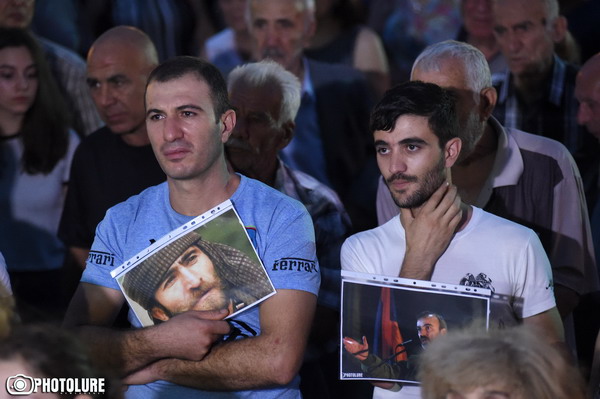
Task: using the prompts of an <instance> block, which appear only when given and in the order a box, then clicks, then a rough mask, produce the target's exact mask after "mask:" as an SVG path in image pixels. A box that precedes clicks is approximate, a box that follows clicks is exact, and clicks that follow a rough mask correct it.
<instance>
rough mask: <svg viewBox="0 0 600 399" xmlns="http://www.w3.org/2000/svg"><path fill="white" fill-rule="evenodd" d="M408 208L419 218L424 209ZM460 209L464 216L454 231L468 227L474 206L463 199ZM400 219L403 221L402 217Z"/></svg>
mask: <svg viewBox="0 0 600 399" xmlns="http://www.w3.org/2000/svg"><path fill="white" fill-rule="evenodd" d="M408 210H409V211H410V212H411V214H412V216H413V217H414V218H417V217H418V216H419V213H420V212H421V211H422V207H418V208H409V209H408ZM460 210H461V211H462V216H461V218H460V222H458V225H457V226H456V229H455V230H454V233H458V232H459V231H462V230H463V229H464V228H465V227H467V225H468V224H469V221H470V220H471V216H472V215H473V207H472V206H471V205H469V204H466V203H464V202H462V201H461V203H460ZM400 220H401V221H402V219H400Z"/></svg>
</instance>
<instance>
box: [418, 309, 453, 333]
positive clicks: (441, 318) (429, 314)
mask: <svg viewBox="0 0 600 399" xmlns="http://www.w3.org/2000/svg"><path fill="white" fill-rule="evenodd" d="M426 317H435V318H436V319H438V322H439V323H440V330H441V329H442V328H443V329H446V330H447V329H448V324H446V320H445V319H444V316H442V315H441V314H439V313H435V312H430V311H429V310H425V311H423V312H421V313H419V314H418V315H417V321H418V320H421V319H424V318H426Z"/></svg>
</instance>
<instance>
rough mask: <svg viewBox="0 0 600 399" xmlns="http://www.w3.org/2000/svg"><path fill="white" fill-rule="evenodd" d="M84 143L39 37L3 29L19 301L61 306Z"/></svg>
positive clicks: (1, 69)
mask: <svg viewBox="0 0 600 399" xmlns="http://www.w3.org/2000/svg"><path fill="white" fill-rule="evenodd" d="M78 144H79V138H78V137H77V135H76V134H75V133H74V132H73V131H72V130H69V121H68V112H67V109H66V107H65V105H64V101H63V100H62V97H61V93H60V92H59V90H58V88H57V86H56V84H55V82H54V80H53V78H52V75H51V74H50V71H49V68H48V66H47V64H46V61H45V59H44V57H43V55H42V53H41V51H40V49H39V48H38V46H37V44H36V42H35V40H34V39H33V38H32V37H31V35H30V34H29V33H27V32H26V31H24V30H20V29H0V251H1V252H2V253H3V254H4V257H5V258H6V264H7V267H8V270H9V274H10V277H11V280H12V286H13V291H14V294H15V298H16V301H17V306H25V305H32V310H33V309H36V308H37V309H39V310H42V311H47V310H53V309H56V308H57V307H58V304H59V303H60V297H61V292H60V281H61V277H60V271H61V268H62V265H63V261H64V256H65V248H64V246H63V245H62V243H61V242H60V241H59V239H58V238H57V236H56V231H57V229H58V222H59V219H60V215H61V212H62V208H63V201H64V196H65V192H66V183H67V181H68V177H69V170H70V165H71V159H72V156H73V152H74V151H75V148H76V147H77V145H78Z"/></svg>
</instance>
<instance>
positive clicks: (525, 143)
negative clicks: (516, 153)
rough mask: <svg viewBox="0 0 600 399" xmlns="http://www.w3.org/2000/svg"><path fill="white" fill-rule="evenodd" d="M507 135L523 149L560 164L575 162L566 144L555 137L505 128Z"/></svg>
mask: <svg viewBox="0 0 600 399" xmlns="http://www.w3.org/2000/svg"><path fill="white" fill-rule="evenodd" d="M505 131H506V133H507V136H508V137H509V139H510V138H513V139H514V140H515V142H516V143H517V146H518V147H519V149H520V150H521V151H529V152H533V153H536V154H541V155H544V156H546V157H549V158H552V159H554V160H556V161H557V162H558V163H559V164H561V165H562V164H564V163H565V162H566V163H568V164H571V163H573V162H574V161H573V159H572V157H571V155H570V153H569V150H567V147H565V146H564V144H562V143H560V142H559V141H556V140H554V139H551V138H548V137H543V136H538V135H536V134H531V133H527V132H523V131H521V130H517V129H508V128H505Z"/></svg>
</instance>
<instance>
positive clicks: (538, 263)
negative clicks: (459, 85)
mask: <svg viewBox="0 0 600 399" xmlns="http://www.w3.org/2000/svg"><path fill="white" fill-rule="evenodd" d="M458 129H459V128H458V121H457V115H456V110H455V97H454V95H453V94H452V93H450V92H449V91H447V90H444V89H442V88H440V87H438V86H436V85H434V84H430V83H423V82H408V83H405V84H402V85H399V86H397V87H395V88H393V89H391V90H389V91H388V92H387V93H386V94H385V95H384V97H383V99H382V100H381V101H380V102H379V104H378V105H377V106H376V107H375V109H374V110H373V112H372V115H371V125H370V130H371V131H372V132H373V135H374V139H375V149H376V152H377V162H378V165H379V169H380V171H381V174H382V176H383V179H384V180H385V182H386V185H387V186H388V188H389V190H390V192H391V194H392V197H393V198H394V201H395V202H396V204H397V205H398V206H399V207H400V210H401V211H400V216H399V217H394V218H392V219H391V220H390V221H388V222H387V223H386V224H384V225H382V226H380V227H377V228H375V229H372V230H368V231H364V232H361V233H358V234H356V235H354V236H352V237H350V238H349V239H348V240H346V242H345V243H344V246H343V247H342V253H341V260H342V268H343V269H344V270H351V271H358V272H364V273H373V274H380V275H388V276H394V277H396V276H399V277H403V278H410V279H416V280H431V281H437V282H444V283H449V284H460V283H461V281H462V282H465V281H469V282H470V283H472V282H475V283H476V282H477V281H478V278H480V277H481V278H482V279H484V280H485V281H484V282H485V284H486V285H487V287H488V288H490V289H491V290H492V291H493V292H495V293H497V294H501V295H503V296H506V297H507V298H508V299H507V301H506V302H501V303H493V305H492V309H491V325H495V326H503V325H507V324H516V323H518V322H520V321H521V320H522V321H523V323H525V324H528V325H532V326H536V327H538V328H539V331H538V333H539V334H540V337H543V338H544V339H546V340H548V341H549V342H551V343H553V344H557V345H562V340H563V332H562V322H561V320H560V316H559V314H558V311H557V309H556V303H555V300H554V293H553V283H552V272H551V269H550V264H549V261H548V258H547V256H546V254H545V252H544V249H543V248H542V245H541V243H540V240H539V238H538V237H537V235H536V234H535V233H534V232H533V231H532V230H530V229H528V228H525V227H523V226H520V225H518V224H515V223H513V222H510V221H508V220H505V219H502V218H499V217H497V216H494V215H492V214H490V213H487V212H485V211H483V210H481V209H479V208H476V207H473V206H470V205H467V204H465V203H463V202H462V201H461V199H460V197H459V196H458V194H457V189H456V187H455V186H454V185H451V184H450V183H449V178H450V175H449V169H450V167H451V166H452V165H453V164H454V163H455V162H456V160H457V158H458V155H459V153H460V150H461V146H462V143H461V140H460V138H458V131H459V130H458ZM475 276H477V277H475ZM471 280H472V281H471ZM374 385H376V386H377V388H375V391H374V394H373V396H374V398H384V397H395V398H410V397H415V398H418V397H420V396H419V395H420V393H419V389H418V387H414V386H408V385H406V386H404V387H399V386H398V385H397V384H394V383H392V382H381V381H378V382H374ZM386 389H387V390H386Z"/></svg>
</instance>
